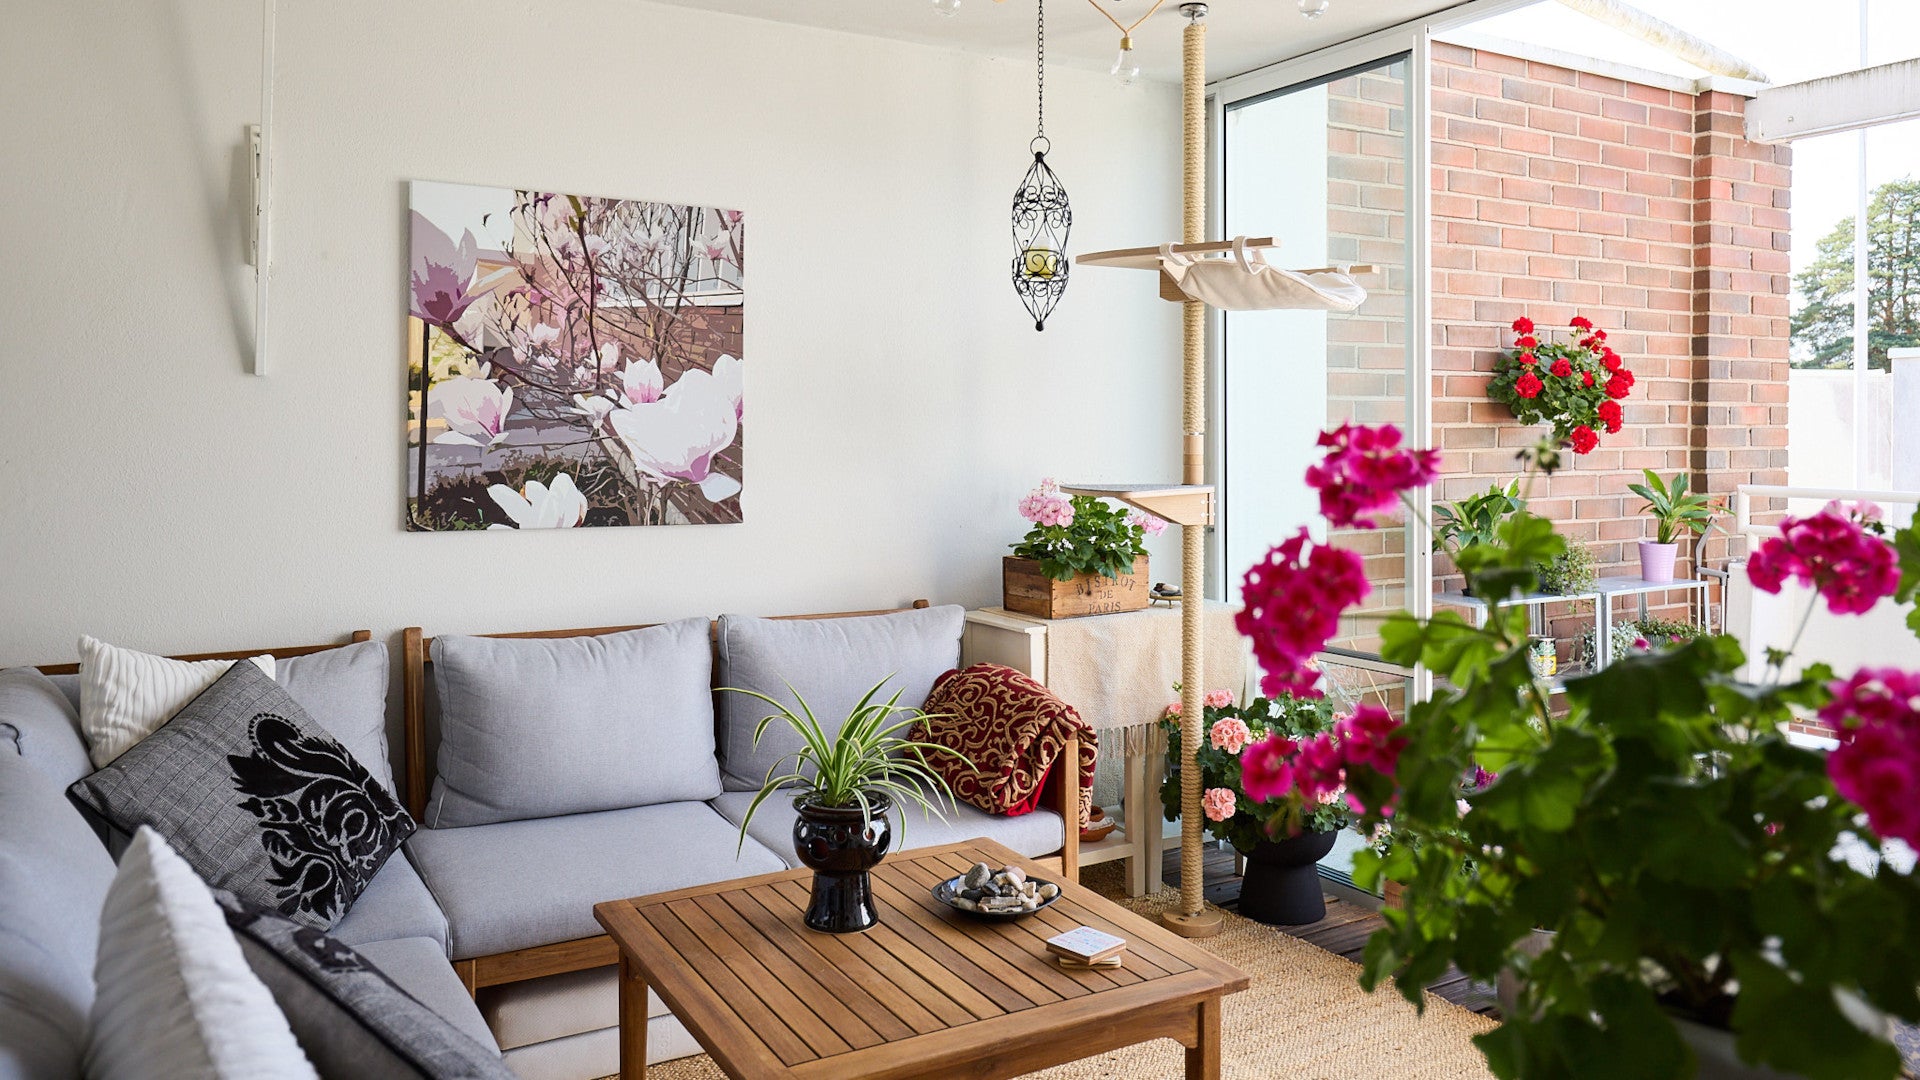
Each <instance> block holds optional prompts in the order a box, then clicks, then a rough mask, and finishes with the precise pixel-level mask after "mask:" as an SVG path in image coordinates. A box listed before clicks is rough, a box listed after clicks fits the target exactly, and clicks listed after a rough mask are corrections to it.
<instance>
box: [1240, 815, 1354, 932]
mask: <svg viewBox="0 0 1920 1080" xmlns="http://www.w3.org/2000/svg"><path fill="white" fill-rule="evenodd" d="M1333 840H1334V834H1333V833H1330V832H1303V833H1301V834H1300V835H1299V836H1294V837H1289V838H1288V839H1285V840H1278V841H1275V840H1262V841H1260V842H1259V843H1257V844H1255V845H1253V850H1252V851H1243V852H1241V853H1240V854H1242V855H1244V856H1246V859H1247V873H1246V876H1245V877H1243V878H1241V879H1240V914H1242V915H1245V916H1246V917H1247V918H1249V919H1253V920H1255V921H1256V922H1263V923H1267V924H1269V925H1276V926H1299V925H1301V924H1303V923H1313V922H1319V921H1320V920H1321V919H1324V918H1326V917H1327V900H1326V897H1325V896H1323V895H1321V893H1320V869H1319V867H1318V866H1317V865H1316V864H1317V863H1319V861H1320V860H1321V859H1324V858H1326V856H1327V852H1329V851H1332V850H1333Z"/></svg>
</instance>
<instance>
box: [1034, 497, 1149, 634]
mask: <svg viewBox="0 0 1920 1080" xmlns="http://www.w3.org/2000/svg"><path fill="white" fill-rule="evenodd" d="M1020 516H1021V517H1024V518H1026V519H1027V520H1028V521H1030V522H1032V523H1033V527H1032V528H1031V529H1029V530H1028V531H1027V535H1026V536H1024V537H1022V538H1021V540H1020V542H1019V543H1017V544H1013V545H1010V546H1011V547H1012V548H1013V554H1012V555H1009V556H1007V557H1006V558H1005V559H1004V560H1002V566H1001V594H1002V604H1003V605H1004V606H1005V607H1006V609H1007V610H1008V611H1017V612H1020V613H1021V614H1023V615H1034V616H1037V617H1039V618H1042V619H1065V618H1072V617H1075V616H1079V615H1104V614H1110V613H1113V612H1117V611H1138V610H1139V609H1141V608H1143V607H1146V606H1147V604H1148V602H1149V599H1150V597H1149V585H1148V580H1147V546H1146V539H1147V537H1149V536H1158V535H1159V534H1160V533H1161V531H1162V530H1164V529H1165V528H1166V527H1167V523H1166V522H1164V521H1162V520H1160V519H1159V518H1157V517H1154V516H1152V515H1151V514H1145V513H1141V512H1140V511H1138V510H1126V509H1123V508H1121V507H1118V506H1115V505H1114V504H1113V503H1110V502H1108V501H1107V500H1105V499H1101V498H1095V497H1094V496H1091V495H1068V494H1066V493H1065V492H1063V491H1061V490H1060V485H1058V484H1056V483H1055V482H1054V481H1053V480H1052V478H1048V479H1046V480H1042V481H1041V482H1040V486H1039V487H1037V488H1034V489H1033V490H1032V491H1030V492H1028V493H1027V496H1026V498H1024V499H1021V500H1020Z"/></svg>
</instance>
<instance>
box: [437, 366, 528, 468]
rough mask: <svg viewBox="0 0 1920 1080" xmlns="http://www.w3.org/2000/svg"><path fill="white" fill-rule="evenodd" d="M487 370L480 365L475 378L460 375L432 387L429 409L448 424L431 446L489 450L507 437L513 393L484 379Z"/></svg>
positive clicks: (509, 389)
mask: <svg viewBox="0 0 1920 1080" xmlns="http://www.w3.org/2000/svg"><path fill="white" fill-rule="evenodd" d="M490 369H491V368H490V366H488V365H483V366H482V367H481V368H480V375H479V376H478V377H474V376H466V375H462V376H460V377H458V378H454V379H448V380H446V381H445V382H442V383H438V384H436V385H435V386H434V387H433V395H432V398H431V400H432V402H433V405H432V407H433V408H434V410H435V411H437V412H438V413H439V414H440V416H441V418H442V419H444V420H445V421H446V422H447V430H446V432H445V434H442V435H440V436H438V437H436V438H435V439H434V440H433V441H434V442H437V443H452V444H454V445H456V446H478V447H480V448H481V449H483V450H491V449H493V448H494V447H495V446H498V445H499V444H500V442H501V440H503V439H505V438H506V437H507V414H508V413H510V412H512V411H513V390H512V389H511V388H510V387H504V386H497V385H495V384H494V382H493V380H491V379H489V378H487V377H486V375H487V372H488V371H489V370H490Z"/></svg>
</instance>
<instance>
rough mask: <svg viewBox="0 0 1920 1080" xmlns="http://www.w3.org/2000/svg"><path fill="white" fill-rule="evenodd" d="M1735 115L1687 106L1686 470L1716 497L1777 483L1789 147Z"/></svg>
mask: <svg viewBox="0 0 1920 1080" xmlns="http://www.w3.org/2000/svg"><path fill="white" fill-rule="evenodd" d="M1745 107H1746V99H1744V98H1740V97H1735V96H1733V95H1731V94H1726V93H1721V92H1719V91H1707V92H1705V93H1702V94H1700V95H1698V96H1697V97H1696V98H1695V99H1694V111H1693V251H1694V255H1693V371H1692V381H1693V396H1692V406H1693V408H1692V412H1693V416H1692V424H1691V443H1690V449H1691V453H1690V454H1689V463H1688V464H1689V467H1690V469H1691V472H1692V477H1691V482H1692V483H1693V485H1694V486H1695V487H1696V488H1697V489H1698V490H1701V491H1705V492H1707V493H1709V494H1712V495H1715V496H1718V497H1721V498H1725V499H1731V497H1732V494H1733V489H1734V488H1735V487H1737V486H1738V485H1740V484H1785V483H1786V482H1787V375H1788V356H1787V346H1788V334H1789V329H1788V295H1789V289H1790V288H1791V282H1790V280H1789V277H1788V247H1789V239H1788V231H1787V223H1788V206H1789V202H1790V199H1791V186H1790V185H1791V173H1792V163H1793V151H1792V148H1790V147H1787V146H1768V145H1764V144H1761V143H1754V142H1748V141H1747V140H1746V138H1745V137H1744V127H1743V113H1744V110H1745ZM1761 505H1762V506H1764V505H1766V504H1761ZM1758 509H1760V506H1756V510H1758ZM1701 554H1702V557H1703V558H1705V559H1706V560H1707V561H1708V562H1719V561H1721V560H1724V559H1726V558H1728V557H1730V556H1738V555H1740V554H1744V551H1743V550H1742V545H1741V544H1740V543H1739V542H1738V541H1731V542H1730V539H1729V537H1728V536H1726V535H1725V534H1716V536H1715V537H1714V539H1713V540H1712V541H1710V542H1709V543H1708V545H1707V546H1706V547H1705V549H1704V550H1703V551H1702V553H1701Z"/></svg>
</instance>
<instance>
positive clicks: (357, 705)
mask: <svg viewBox="0 0 1920 1080" xmlns="http://www.w3.org/2000/svg"><path fill="white" fill-rule="evenodd" d="M388 675H389V669H388V664H387V646H386V643H385V642H380V641H362V642H357V643H355V644H352V645H343V646H341V647H340V648H338V649H328V650H326V651H325V652H317V653H308V654H307V655H305V656H294V657H289V658H288V659H285V660H281V661H278V662H277V663H276V664H275V665H274V669H273V681H274V682H277V683H279V684H280V685H281V686H284V687H286V688H287V693H288V694H290V695H292V697H293V700H295V701H297V702H299V703H300V707H301V708H303V709H305V710H307V715H308V716H310V717H312V718H313V720H314V722H315V723H317V724H319V725H320V726H321V727H323V728H325V729H326V731H327V734H329V735H331V736H333V737H334V738H336V739H339V740H340V745H342V746H344V747H346V748H347V752H348V753H350V754H352V755H353V756H354V758H355V760H357V761H359V762H360V764H362V765H364V766H366V769H367V771H368V772H370V773H372V774H373V778H374V779H375V780H378V781H380V786H381V787H384V788H386V789H387V790H388V791H398V790H399V789H398V788H397V787H395V786H394V783H393V765H392V764H391V762H390V761H389V756H388V754H387V677H388Z"/></svg>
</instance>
